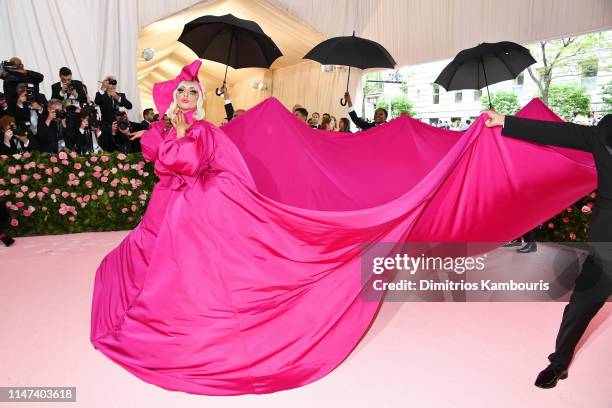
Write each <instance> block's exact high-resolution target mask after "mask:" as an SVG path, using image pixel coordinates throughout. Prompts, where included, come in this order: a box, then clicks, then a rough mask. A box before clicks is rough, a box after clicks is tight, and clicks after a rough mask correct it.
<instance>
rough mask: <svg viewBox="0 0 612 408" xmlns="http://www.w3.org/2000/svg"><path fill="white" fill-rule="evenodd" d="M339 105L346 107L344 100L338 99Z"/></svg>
mask: <svg viewBox="0 0 612 408" xmlns="http://www.w3.org/2000/svg"><path fill="white" fill-rule="evenodd" d="M340 105H342V106H346V99H344V98H340Z"/></svg>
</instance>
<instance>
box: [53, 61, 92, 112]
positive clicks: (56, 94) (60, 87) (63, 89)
mask: <svg viewBox="0 0 612 408" xmlns="http://www.w3.org/2000/svg"><path fill="white" fill-rule="evenodd" d="M59 76H60V81H59V82H56V83H54V84H53V85H51V98H53V99H58V100H60V101H63V100H65V99H74V100H77V101H78V102H79V105H80V106H81V107H82V106H83V105H85V104H86V103H87V97H86V96H85V90H84V89H83V83H82V82H81V81H77V80H76V79H72V71H71V70H70V68H67V67H61V68H60V70H59Z"/></svg>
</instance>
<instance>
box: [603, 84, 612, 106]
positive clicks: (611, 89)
mask: <svg viewBox="0 0 612 408" xmlns="http://www.w3.org/2000/svg"><path fill="white" fill-rule="evenodd" d="M601 99H602V101H603V103H604V105H603V111H604V113H612V81H610V82H608V85H606V86H604V88H603V91H602V94H601Z"/></svg>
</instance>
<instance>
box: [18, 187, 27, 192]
mask: <svg viewBox="0 0 612 408" xmlns="http://www.w3.org/2000/svg"><path fill="white" fill-rule="evenodd" d="M19 189H20V190H21V191H23V192H24V193H25V192H26V191H28V186H21V187H20V188H19Z"/></svg>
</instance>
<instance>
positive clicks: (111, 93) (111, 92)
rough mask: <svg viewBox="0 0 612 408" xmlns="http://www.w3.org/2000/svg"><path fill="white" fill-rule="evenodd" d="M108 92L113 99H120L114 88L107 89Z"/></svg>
mask: <svg viewBox="0 0 612 408" xmlns="http://www.w3.org/2000/svg"><path fill="white" fill-rule="evenodd" d="M108 94H109V95H110V96H112V97H113V99H114V100H116V101H119V99H121V96H119V94H117V91H116V90H114V89H112V90H110V91H108Z"/></svg>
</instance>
